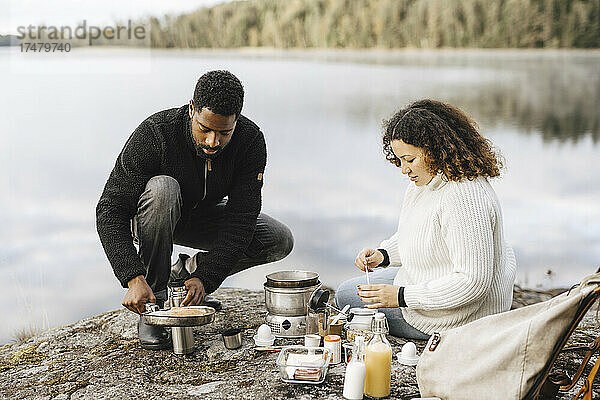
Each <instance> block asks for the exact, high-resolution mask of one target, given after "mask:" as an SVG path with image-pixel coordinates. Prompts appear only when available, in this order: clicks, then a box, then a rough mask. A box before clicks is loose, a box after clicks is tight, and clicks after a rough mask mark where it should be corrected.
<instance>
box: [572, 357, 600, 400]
mask: <svg viewBox="0 0 600 400" xmlns="http://www.w3.org/2000/svg"><path fill="white" fill-rule="evenodd" d="M598 368H600V357H598V359H597V360H596V363H595V364H594V366H593V367H592V370H591V371H590V373H589V375H588V377H587V379H586V380H585V382H583V386H582V387H581V389H579V392H578V393H577V395H576V396H575V397H573V400H577V399H579V396H581V395H582V394H583V397H582V398H581V399H582V400H592V385H593V384H594V378H595V377H596V373H598Z"/></svg>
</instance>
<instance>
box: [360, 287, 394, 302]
mask: <svg viewBox="0 0 600 400" xmlns="http://www.w3.org/2000/svg"><path fill="white" fill-rule="evenodd" d="M398 290H400V286H394V285H386V284H379V285H358V296H359V297H360V299H361V300H362V301H363V302H365V303H367V305H366V306H365V307H366V308H384V307H398V306H399V305H398Z"/></svg>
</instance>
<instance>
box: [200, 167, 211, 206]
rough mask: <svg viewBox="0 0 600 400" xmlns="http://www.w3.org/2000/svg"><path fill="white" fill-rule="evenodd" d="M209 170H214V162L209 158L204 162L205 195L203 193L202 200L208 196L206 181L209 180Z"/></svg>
mask: <svg viewBox="0 0 600 400" xmlns="http://www.w3.org/2000/svg"><path fill="white" fill-rule="evenodd" d="M208 171H212V164H211V161H210V160H209V159H207V160H206V161H205V162H204V195H202V200H204V199H205V198H206V186H207V184H206V181H207V180H208Z"/></svg>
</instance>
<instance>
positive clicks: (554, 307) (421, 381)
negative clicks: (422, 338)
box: [417, 269, 600, 400]
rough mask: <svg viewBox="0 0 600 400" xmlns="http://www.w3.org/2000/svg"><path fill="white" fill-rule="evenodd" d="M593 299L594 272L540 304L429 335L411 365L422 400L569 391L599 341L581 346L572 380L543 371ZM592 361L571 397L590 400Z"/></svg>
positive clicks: (597, 290)
mask: <svg viewBox="0 0 600 400" xmlns="http://www.w3.org/2000/svg"><path fill="white" fill-rule="evenodd" d="M598 297H600V269H599V270H598V271H597V272H596V273H595V274H592V275H589V276H587V277H585V278H584V279H583V280H582V281H581V283H580V284H579V285H576V286H575V287H573V288H571V290H569V291H568V292H565V293H563V294H561V295H559V296H556V297H554V298H552V299H550V300H547V301H543V302H541V303H537V304H532V305H529V306H526V307H522V308H518V309H515V310H511V311H507V312H504V313H500V314H494V315H489V316H487V317H484V318H481V319H478V320H476V321H473V322H470V323H468V324H466V325H463V326H460V327H458V328H454V329H450V330H448V331H445V332H442V333H434V334H433V335H432V336H431V338H430V339H429V341H428V342H427V345H426V347H425V350H424V351H423V354H422V355H421V357H420V359H419V362H418V364H417V382H418V385H419V391H420V392H421V396H422V397H433V396H436V397H439V398H442V399H444V400H463V399H464V400H471V399H474V398H478V399H489V400H496V399H497V400H508V399H514V400H521V399H527V400H538V399H539V400H541V399H548V398H553V397H555V396H556V394H557V393H558V391H568V390H571V389H572V388H573V387H574V386H575V384H576V383H577V381H578V379H579V377H580V376H581V374H582V373H583V370H584V367H585V365H586V364H587V363H588V361H589V360H590V358H591V356H592V354H593V353H595V352H596V351H597V350H598V349H599V348H600V338H598V339H596V340H595V341H594V342H593V343H592V344H590V346H589V347H588V353H587V354H586V356H585V357H584V362H583V364H582V366H580V368H579V369H578V371H577V373H576V374H575V376H574V377H573V379H569V378H568V377H567V376H566V375H564V374H551V373H550V372H551V370H552V367H553V366H554V365H555V362H556V360H557V358H558V356H559V354H560V353H561V351H562V350H563V349H564V347H565V344H566V343H567V341H568V339H569V337H570V336H571V334H572V333H573V331H574V330H575V329H576V328H577V325H578V324H579V322H580V321H581V320H582V319H583V317H584V316H585V314H586V312H587V311H588V310H589V309H590V307H591V306H592V305H593V304H594V302H595V301H596V300H597V299H598ZM599 368H600V359H599V360H598V361H597V362H596V364H595V365H594V367H593V368H592V371H591V372H590V374H589V376H588V379H587V380H586V383H584V386H583V387H582V389H581V391H580V393H579V394H578V397H576V399H577V398H579V396H580V395H581V394H584V396H588V397H584V399H591V398H592V397H591V386H592V382H593V379H594V376H595V375H596V372H597V371H598V369H599Z"/></svg>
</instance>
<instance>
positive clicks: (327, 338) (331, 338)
mask: <svg viewBox="0 0 600 400" xmlns="http://www.w3.org/2000/svg"><path fill="white" fill-rule="evenodd" d="M323 340H324V341H326V342H339V341H341V340H342V338H341V337H339V335H327V336H325V337H324V338H323Z"/></svg>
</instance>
